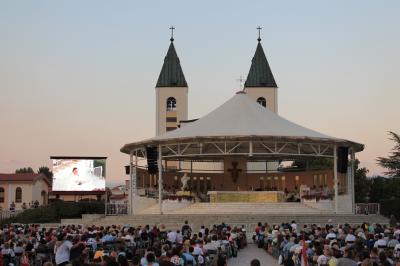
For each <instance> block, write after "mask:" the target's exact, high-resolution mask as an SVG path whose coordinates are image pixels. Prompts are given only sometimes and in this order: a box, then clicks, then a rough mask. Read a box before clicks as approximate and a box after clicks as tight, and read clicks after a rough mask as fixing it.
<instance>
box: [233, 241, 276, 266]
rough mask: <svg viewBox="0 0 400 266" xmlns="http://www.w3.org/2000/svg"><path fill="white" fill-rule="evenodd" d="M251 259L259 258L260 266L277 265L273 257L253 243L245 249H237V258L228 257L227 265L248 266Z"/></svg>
mask: <svg viewBox="0 0 400 266" xmlns="http://www.w3.org/2000/svg"><path fill="white" fill-rule="evenodd" d="M252 259H259V260H260V262H261V266H278V262H277V261H276V260H275V259H274V258H272V257H271V256H270V255H269V254H268V253H267V252H266V251H265V250H264V249H260V248H257V246H256V245H254V244H249V245H248V246H247V247H246V248H245V249H242V250H241V251H239V254H238V256H237V258H230V259H229V260H228V266H250V261H251V260H252Z"/></svg>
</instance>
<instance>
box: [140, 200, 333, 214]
mask: <svg viewBox="0 0 400 266" xmlns="http://www.w3.org/2000/svg"><path fill="white" fill-rule="evenodd" d="M328 212H329V210H326V211H324V210H320V209H316V208H312V207H309V206H306V205H304V204H301V203H297V202H296V203H291V202H278V203H240V202H230V203H194V204H191V205H189V206H184V207H180V206H179V207H177V208H175V209H174V208H172V207H171V206H169V208H166V209H163V213H164V214H186V215H187V214H238V213H242V214H277V215H279V214H281V215H282V214H298V213H301V214H324V213H328ZM140 214H159V206H158V204H156V205H153V206H151V207H149V208H147V209H145V210H143V211H141V212H140Z"/></svg>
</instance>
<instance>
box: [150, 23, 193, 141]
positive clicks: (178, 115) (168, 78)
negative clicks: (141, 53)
mask: <svg viewBox="0 0 400 266" xmlns="http://www.w3.org/2000/svg"><path fill="white" fill-rule="evenodd" d="M174 29H175V28H174V27H173V26H172V27H171V28H170V30H171V39H170V41H171V43H170V45H169V48H168V52H167V55H166V56H165V58H164V64H163V66H162V68H161V72H160V75H159V77H158V80H157V84H156V136H158V135H161V134H163V133H165V132H167V131H171V130H174V129H176V128H177V126H178V124H179V121H181V120H187V119H188V85H187V83H186V79H185V76H184V74H183V71H182V67H181V64H180V61H179V57H178V55H177V53H176V50H175V46H174Z"/></svg>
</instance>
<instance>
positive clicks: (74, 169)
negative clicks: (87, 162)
mask: <svg viewBox="0 0 400 266" xmlns="http://www.w3.org/2000/svg"><path fill="white" fill-rule="evenodd" d="M72 173H73V174H74V175H79V173H78V168H76V167H74V168H73V169H72Z"/></svg>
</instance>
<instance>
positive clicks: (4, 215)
mask: <svg viewBox="0 0 400 266" xmlns="http://www.w3.org/2000/svg"><path fill="white" fill-rule="evenodd" d="M21 212H23V210H19V211H0V221H1V220H4V219H8V218H12V217H15V216H17V215H18V214H20V213H21Z"/></svg>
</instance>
